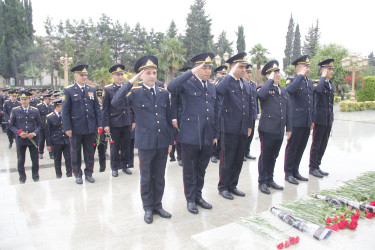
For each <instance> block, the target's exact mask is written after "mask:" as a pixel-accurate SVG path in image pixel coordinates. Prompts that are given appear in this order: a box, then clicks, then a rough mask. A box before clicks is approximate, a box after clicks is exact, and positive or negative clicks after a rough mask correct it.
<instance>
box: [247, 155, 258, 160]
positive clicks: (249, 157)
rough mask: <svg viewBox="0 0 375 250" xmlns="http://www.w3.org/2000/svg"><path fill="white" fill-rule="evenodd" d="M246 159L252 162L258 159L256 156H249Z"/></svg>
mask: <svg viewBox="0 0 375 250" xmlns="http://www.w3.org/2000/svg"><path fill="white" fill-rule="evenodd" d="M245 157H246V158H247V159H250V160H255V159H256V157H255V156H251V155H250V154H247V155H246V156H245Z"/></svg>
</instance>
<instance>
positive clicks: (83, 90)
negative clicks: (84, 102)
mask: <svg viewBox="0 0 375 250" xmlns="http://www.w3.org/2000/svg"><path fill="white" fill-rule="evenodd" d="M81 89H82V94H83V95H85V87H81Z"/></svg>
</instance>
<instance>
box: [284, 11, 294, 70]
mask: <svg viewBox="0 0 375 250" xmlns="http://www.w3.org/2000/svg"><path fill="white" fill-rule="evenodd" d="M285 38H286V42H285V50H284V54H285V57H284V58H283V66H284V69H285V68H287V67H288V66H289V65H290V64H291V63H292V60H291V57H292V50H293V39H294V21H293V16H292V15H290V20H289V25H288V31H287V33H286V37H285Z"/></svg>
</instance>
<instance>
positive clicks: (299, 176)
mask: <svg viewBox="0 0 375 250" xmlns="http://www.w3.org/2000/svg"><path fill="white" fill-rule="evenodd" d="M294 178H296V179H297V180H299V181H308V180H309V179H307V178H305V177H303V176H302V175H300V174H295V175H294Z"/></svg>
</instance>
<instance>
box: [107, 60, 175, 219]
mask: <svg viewBox="0 0 375 250" xmlns="http://www.w3.org/2000/svg"><path fill="white" fill-rule="evenodd" d="M157 67H158V60H157V58H156V57H154V56H151V55H148V56H144V57H142V58H140V59H139V60H138V61H137V62H136V64H135V66H134V71H135V72H136V73H137V75H135V76H134V77H133V78H132V79H131V80H130V81H129V82H127V83H126V84H125V85H123V86H122V87H121V88H120V90H118V91H117V93H116V94H115V96H114V98H113V100H112V105H114V106H121V107H122V108H124V107H125V106H126V104H127V103H129V105H130V107H131V108H132V109H133V111H134V115H135V123H136V127H135V147H136V148H138V154H139V168H140V171H141V177H142V178H141V197H142V202H143V209H144V210H145V216H144V220H145V222H146V223H148V224H150V223H152V221H153V212H155V213H157V214H159V215H160V216H161V217H163V218H171V214H170V213H168V212H167V211H165V210H164V209H163V207H162V203H161V201H162V198H163V193H164V186H165V179H164V174H165V166H166V163H167V158H168V154H169V153H170V151H171V150H172V144H173V127H172V123H171V116H170V103H169V93H168V91H167V90H166V89H164V88H160V87H157V86H156V84H155V82H156V77H157ZM139 78H142V80H143V86H138V87H134V88H132V86H133V85H134V84H135V82H136V81H137V80H138V79H139ZM125 96H127V98H125Z"/></svg>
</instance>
